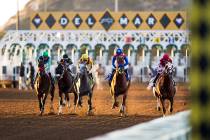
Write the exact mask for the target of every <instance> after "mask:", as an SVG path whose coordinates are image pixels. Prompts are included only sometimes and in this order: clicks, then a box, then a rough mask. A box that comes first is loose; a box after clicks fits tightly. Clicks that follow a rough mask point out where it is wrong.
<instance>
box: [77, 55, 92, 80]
mask: <svg viewBox="0 0 210 140" xmlns="http://www.w3.org/2000/svg"><path fill="white" fill-rule="evenodd" d="M82 63H85V64H86V65H87V70H88V74H89V77H90V78H91V80H93V75H92V73H91V70H92V67H93V61H92V60H91V58H90V57H89V56H88V54H83V55H82V57H81V58H80V60H79V64H82Z"/></svg>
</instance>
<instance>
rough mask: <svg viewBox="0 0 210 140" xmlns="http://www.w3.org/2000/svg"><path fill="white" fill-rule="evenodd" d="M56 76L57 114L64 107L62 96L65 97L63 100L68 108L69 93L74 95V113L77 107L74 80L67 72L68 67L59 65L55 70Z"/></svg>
mask: <svg viewBox="0 0 210 140" xmlns="http://www.w3.org/2000/svg"><path fill="white" fill-rule="evenodd" d="M56 75H59V76H57V80H58V90H59V109H58V114H61V113H62V106H64V105H65V103H64V100H63V96H62V95H63V94H64V95H65V99H66V100H67V107H69V108H70V98H69V93H73V94H74V111H76V105H77V99H78V95H77V89H76V86H75V79H74V77H73V76H72V74H71V72H70V71H69V70H68V67H67V66H66V65H65V63H63V64H62V63H59V64H58V66H57V68H56Z"/></svg>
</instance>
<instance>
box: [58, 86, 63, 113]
mask: <svg viewBox="0 0 210 140" xmlns="http://www.w3.org/2000/svg"><path fill="white" fill-rule="evenodd" d="M62 106H63V98H62V92H61V91H60V90H59V108H58V115H60V114H62Z"/></svg>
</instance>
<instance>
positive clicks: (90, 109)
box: [87, 92, 93, 115]
mask: <svg viewBox="0 0 210 140" xmlns="http://www.w3.org/2000/svg"><path fill="white" fill-rule="evenodd" d="M88 97H89V98H88V112H87V113H88V115H90V113H91V111H92V109H93V108H92V92H89V94H88Z"/></svg>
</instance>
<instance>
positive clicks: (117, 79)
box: [110, 67, 130, 116]
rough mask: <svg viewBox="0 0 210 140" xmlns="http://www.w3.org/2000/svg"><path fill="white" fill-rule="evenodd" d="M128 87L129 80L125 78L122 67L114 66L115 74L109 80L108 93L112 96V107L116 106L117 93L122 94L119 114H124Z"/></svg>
mask: <svg viewBox="0 0 210 140" xmlns="http://www.w3.org/2000/svg"><path fill="white" fill-rule="evenodd" d="M129 87H130V81H128V82H127V80H126V75H125V71H124V68H122V67H116V70H115V74H114V76H113V79H112V82H111V88H110V93H111V95H112V98H113V105H112V109H114V108H115V107H118V102H117V97H118V96H119V95H122V96H123V97H122V104H121V107H120V110H119V112H120V114H121V116H124V115H125V113H126V98H127V93H128V89H129Z"/></svg>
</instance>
